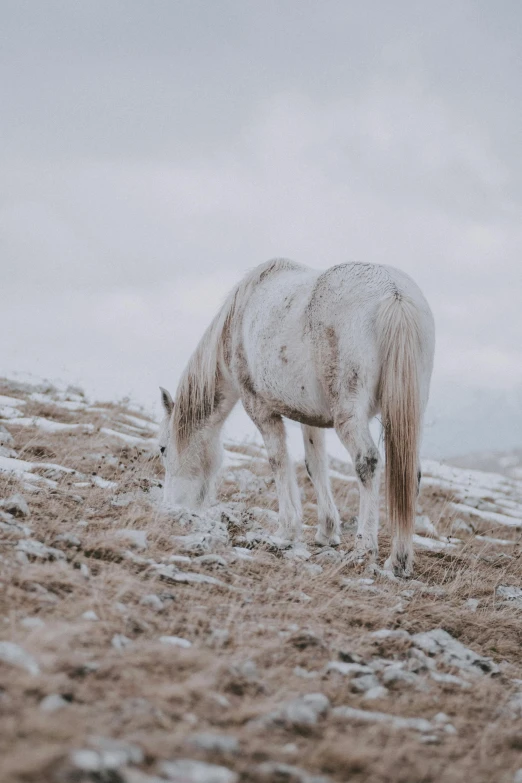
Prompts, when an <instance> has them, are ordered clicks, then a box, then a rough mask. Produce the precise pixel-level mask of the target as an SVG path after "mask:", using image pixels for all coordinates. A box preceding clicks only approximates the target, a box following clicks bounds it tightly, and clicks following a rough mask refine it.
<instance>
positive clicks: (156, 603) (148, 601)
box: [140, 593, 165, 612]
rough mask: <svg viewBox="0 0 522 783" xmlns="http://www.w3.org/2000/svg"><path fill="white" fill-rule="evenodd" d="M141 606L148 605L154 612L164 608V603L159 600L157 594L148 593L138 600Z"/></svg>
mask: <svg viewBox="0 0 522 783" xmlns="http://www.w3.org/2000/svg"><path fill="white" fill-rule="evenodd" d="M140 605H141V606H150V608H151V609H154V611H155V612H162V611H163V610H164V609H165V604H164V603H163V601H162V600H161V598H160V597H159V596H157V595H156V594H155V593H149V594H148V595H144V596H143V598H142V599H141V600H140Z"/></svg>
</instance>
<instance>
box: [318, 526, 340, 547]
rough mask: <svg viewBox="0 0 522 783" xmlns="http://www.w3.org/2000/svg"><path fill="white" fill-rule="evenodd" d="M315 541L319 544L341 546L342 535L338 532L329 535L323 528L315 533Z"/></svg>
mask: <svg viewBox="0 0 522 783" xmlns="http://www.w3.org/2000/svg"><path fill="white" fill-rule="evenodd" d="M315 543H316V544H317V545H318V546H339V544H340V543H341V537H340V536H339V535H338V534H337V533H333V534H332V535H331V536H329V535H328V534H327V533H323V531H322V530H318V531H317V533H316V534H315Z"/></svg>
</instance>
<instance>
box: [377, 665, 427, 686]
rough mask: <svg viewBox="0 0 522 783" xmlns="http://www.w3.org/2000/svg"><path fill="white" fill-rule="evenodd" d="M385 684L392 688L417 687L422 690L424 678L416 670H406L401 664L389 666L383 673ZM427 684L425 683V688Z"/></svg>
mask: <svg viewBox="0 0 522 783" xmlns="http://www.w3.org/2000/svg"><path fill="white" fill-rule="evenodd" d="M382 681H383V683H384V685H387V686H388V687H390V688H405V687H406V688H410V687H411V688H417V690H421V689H422V686H423V685H424V680H423V679H422V678H421V677H419V675H418V674H414V672H409V671H405V669H403V668H402V665H401V664H397V665H394V666H389V667H388V668H387V669H385V670H384V673H383V675H382ZM425 687H426V686H425V685H424V688H425Z"/></svg>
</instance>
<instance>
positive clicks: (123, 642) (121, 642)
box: [111, 633, 132, 650]
mask: <svg viewBox="0 0 522 783" xmlns="http://www.w3.org/2000/svg"><path fill="white" fill-rule="evenodd" d="M111 644H112V646H113V647H114V649H115V650H124V649H125V648H126V647H129V645H131V644H132V639H129V638H128V637H127V636H124V635H123V634H122V633H115V634H114V636H113V637H112V639H111Z"/></svg>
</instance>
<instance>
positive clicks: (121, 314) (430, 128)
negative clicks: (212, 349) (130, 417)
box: [0, 0, 522, 454]
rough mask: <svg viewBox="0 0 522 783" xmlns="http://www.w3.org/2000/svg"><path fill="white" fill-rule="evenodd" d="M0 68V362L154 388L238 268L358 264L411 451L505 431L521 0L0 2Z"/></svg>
mask: <svg viewBox="0 0 522 783" xmlns="http://www.w3.org/2000/svg"><path fill="white" fill-rule="evenodd" d="M0 69H1V78H0V173H1V176H0V267H1V272H2V274H1V280H2V287H1V292H0V372H2V373H10V372H12V371H15V370H16V371H29V372H32V373H34V374H35V375H37V376H45V377H49V378H55V377H59V378H62V379H64V380H66V381H69V380H70V381H71V382H74V383H81V384H83V385H84V386H85V387H86V388H87V389H88V390H89V391H90V392H91V393H93V394H94V395H95V396H103V397H110V398H114V397H121V396H123V395H125V394H130V395H131V396H133V397H134V398H135V399H136V400H138V401H140V402H144V403H145V404H147V405H152V404H153V403H155V402H156V397H157V387H158V384H160V383H161V384H162V385H165V386H168V387H171V388H172V389H175V386H176V383H177V379H178V377H179V374H180V372H181V370H182V368H183V366H184V363H185V362H186V360H187V359H188V357H189V355H190V353H191V351H192V350H193V348H194V347H195V345H196V343H197V341H198V339H199V337H200V336H201V334H202V332H203V330H204V328H205V326H206V325H207V323H208V322H209V320H210V319H211V317H212V315H213V313H214V312H215V310H216V308H217V307H218V306H219V304H220V303H221V301H222V299H223V297H224V295H225V293H226V292H227V290H228V289H229V288H230V287H231V286H232V285H233V284H234V283H235V282H236V281H237V280H238V278H239V277H240V276H241V275H242V274H243V273H244V272H245V271H246V270H248V269H250V268H252V267H253V266H255V265H256V264H258V263H260V262H262V261H264V260H266V259H268V258H270V257H273V256H289V257H291V258H294V259H295V260H298V261H302V262H303V263H306V264H309V265H310V266H315V267H318V268H326V267H328V266H331V265H333V264H337V263H342V262H344V261H351V260H360V261H375V262H382V263H388V264H393V265H396V266H398V267H400V268H402V269H404V270H405V271H407V272H409V273H410V274H411V275H412V276H413V277H414V278H415V279H416V280H417V282H418V283H419V285H420V286H421V288H422V289H423V291H424V293H425V295H426V296H427V298H428V300H429V301H430V303H431V305H432V309H433V311H434V314H435V318H436V323H437V332H438V340H437V356H436V368H435V376H434V384H433V394H432V405H431V412H430V422H431V424H430V426H429V427H428V430H427V434H426V440H425V450H427V452H428V453H433V454H436V453H437V454H450V453H459V452H466V451H470V450H473V449H475V448H495V447H497V448H504V447H508V446H514V445H516V444H517V442H518V445H520V444H521V443H522V149H521V147H522V138H521V136H522V4H520V3H519V2H516V0H498V2H495V3H493V2H490V1H488V0H475V1H474V2H471V1H470V2H464V1H463V0H452V2H446V1H445V0H443V1H442V2H441V1H439V2H437V3H428V2H419V1H418V0H411V2H410V1H408V0H395V2H389V1H388V0H381V1H374V2H372V1H371V0H370V2H365V3H360V2H352V1H351V0H321V1H319V0H306V1H305V0H263V2H259V0H206V1H205V2H201V1H198V0H183V1H179V2H176V0H153V1H151V2H145V0H140V1H139V2H138V0H119V1H118V0H103V2H102V1H101V0H85V1H84V2H80V0H63V2H53V0H46V2H45V3H43V2H40V0H33V1H32V2H29V1H25V0H13V1H12V2H10V1H8V0H0ZM238 421H239V420H238ZM238 426H239V425H238ZM517 433H518V434H517Z"/></svg>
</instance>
